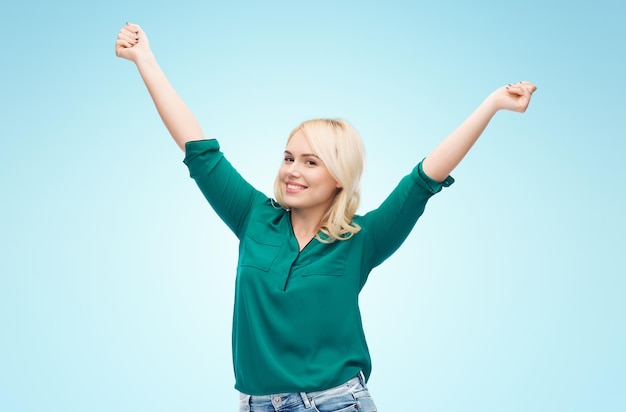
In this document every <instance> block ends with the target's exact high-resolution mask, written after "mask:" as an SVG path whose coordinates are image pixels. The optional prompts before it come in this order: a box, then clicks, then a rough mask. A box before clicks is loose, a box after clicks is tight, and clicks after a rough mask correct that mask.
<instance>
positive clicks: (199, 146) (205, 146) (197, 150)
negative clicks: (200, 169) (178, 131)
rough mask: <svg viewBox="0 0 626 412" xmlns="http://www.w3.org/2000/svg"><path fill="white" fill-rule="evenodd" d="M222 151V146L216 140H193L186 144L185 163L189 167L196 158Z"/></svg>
mask: <svg viewBox="0 0 626 412" xmlns="http://www.w3.org/2000/svg"><path fill="white" fill-rule="evenodd" d="M219 150H220V144H219V143H218V142H217V140H215V139H203V140H193V141H191V142H186V143H185V159H183V163H185V164H186V165H187V166H189V163H190V162H191V161H192V160H193V159H194V158H196V157H198V156H200V155H202V154H203V153H206V152H217V151H219Z"/></svg>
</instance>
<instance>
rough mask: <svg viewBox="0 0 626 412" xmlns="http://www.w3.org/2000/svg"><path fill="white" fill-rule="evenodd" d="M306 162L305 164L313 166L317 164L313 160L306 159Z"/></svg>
mask: <svg viewBox="0 0 626 412" xmlns="http://www.w3.org/2000/svg"><path fill="white" fill-rule="evenodd" d="M306 164H307V165H309V166H315V165H317V163H315V160H307V161H306Z"/></svg>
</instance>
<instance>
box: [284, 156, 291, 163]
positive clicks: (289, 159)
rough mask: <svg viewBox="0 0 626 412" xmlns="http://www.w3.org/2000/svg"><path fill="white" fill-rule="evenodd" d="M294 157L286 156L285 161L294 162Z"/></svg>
mask: <svg viewBox="0 0 626 412" xmlns="http://www.w3.org/2000/svg"><path fill="white" fill-rule="evenodd" d="M292 162H293V157H285V163H292Z"/></svg>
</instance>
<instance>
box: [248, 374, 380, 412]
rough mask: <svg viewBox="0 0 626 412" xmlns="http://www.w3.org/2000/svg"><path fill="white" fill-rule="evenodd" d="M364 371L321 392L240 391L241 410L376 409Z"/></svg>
mask: <svg viewBox="0 0 626 412" xmlns="http://www.w3.org/2000/svg"><path fill="white" fill-rule="evenodd" d="M376 410H377V409H376V405H374V401H373V400H372V398H371V396H370V394H369V392H368V390H367V386H366V385H365V381H364V379H363V377H362V375H361V374H359V376H357V377H356V378H352V379H350V380H349V381H348V382H346V383H344V384H343V385H340V386H337V387H334V388H331V389H327V390H324V391H319V392H300V393H279V394H273V395H263V396H250V395H246V394H243V393H240V394H239V412H277V411H280V412H348V411H360V412H376Z"/></svg>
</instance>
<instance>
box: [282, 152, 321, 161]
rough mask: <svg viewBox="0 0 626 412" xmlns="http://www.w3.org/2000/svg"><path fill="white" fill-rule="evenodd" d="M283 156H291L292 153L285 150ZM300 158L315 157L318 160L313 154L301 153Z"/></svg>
mask: <svg viewBox="0 0 626 412" xmlns="http://www.w3.org/2000/svg"><path fill="white" fill-rule="evenodd" d="M285 154H286V155H289V156H293V153H291V152H290V151H289V150H285ZM300 157H315V158H317V159H319V156H318V155H316V154H315V153H302V154H301V155H300Z"/></svg>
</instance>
